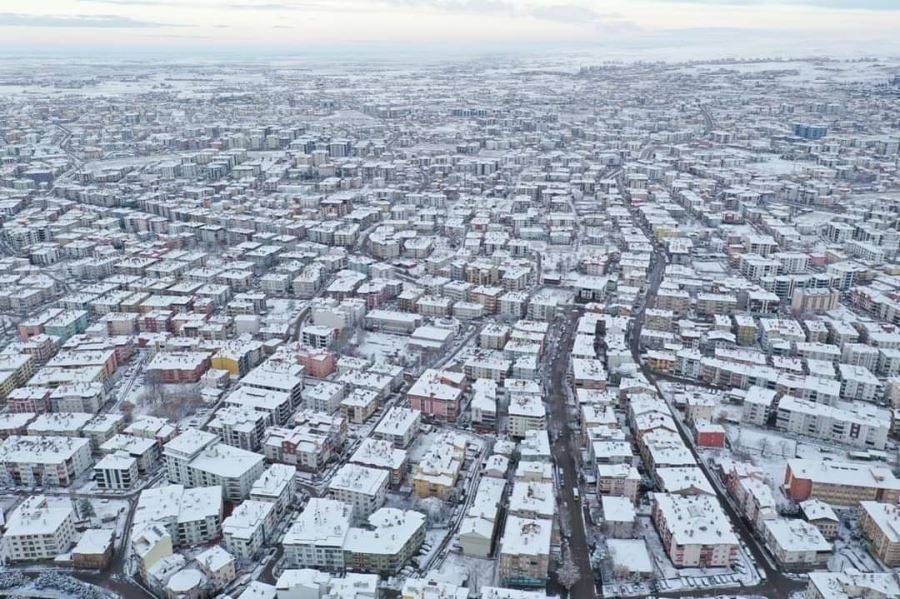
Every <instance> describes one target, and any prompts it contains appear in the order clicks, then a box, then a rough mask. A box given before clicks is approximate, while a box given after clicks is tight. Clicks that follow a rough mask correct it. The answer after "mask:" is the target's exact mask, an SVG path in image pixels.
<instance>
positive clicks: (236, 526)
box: [222, 499, 275, 539]
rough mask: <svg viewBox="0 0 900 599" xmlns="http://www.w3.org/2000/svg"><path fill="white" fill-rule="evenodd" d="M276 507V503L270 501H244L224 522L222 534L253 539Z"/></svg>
mask: <svg viewBox="0 0 900 599" xmlns="http://www.w3.org/2000/svg"><path fill="white" fill-rule="evenodd" d="M274 509H275V504H274V503H271V502H269V501H257V500H255V499H249V500H247V501H243V502H241V503H240V504H239V505H238V506H237V507H236V508H234V511H233V512H231V515H230V516H228V517H227V518H225V520H224V521H223V522H222V534H226V535H229V536H231V537H234V538H238V539H251V538H253V535H254V533H255V532H256V531H257V530H259V529H261V528H263V527H264V526H265V522H266V519H267V518H268V517H269V515H270V514H271V513H272V510H274Z"/></svg>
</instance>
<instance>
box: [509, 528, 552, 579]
mask: <svg viewBox="0 0 900 599" xmlns="http://www.w3.org/2000/svg"><path fill="white" fill-rule="evenodd" d="M552 528H553V523H552V521H550V520H543V519H531V518H519V517H518V516H509V517H507V519H506V527H505V529H504V531H503V538H502V539H501V541H500V554H499V562H500V563H499V567H498V573H499V576H500V580H501V581H502V583H503V584H504V585H507V586H531V587H543V586H545V585H546V584H547V577H548V575H549V570H550V542H551V537H552Z"/></svg>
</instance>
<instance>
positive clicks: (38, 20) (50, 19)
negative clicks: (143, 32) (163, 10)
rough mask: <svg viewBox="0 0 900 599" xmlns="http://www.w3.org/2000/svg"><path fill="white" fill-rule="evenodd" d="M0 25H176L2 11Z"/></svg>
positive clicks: (94, 26) (120, 17) (98, 27)
mask: <svg viewBox="0 0 900 599" xmlns="http://www.w3.org/2000/svg"><path fill="white" fill-rule="evenodd" d="M0 27H81V28H95V29H134V28H142V27H177V25H170V24H166V23H154V22H152V21H140V20H137V19H132V18H130V17H122V16H118V15H27V14H21V13H11V12H4V13H0Z"/></svg>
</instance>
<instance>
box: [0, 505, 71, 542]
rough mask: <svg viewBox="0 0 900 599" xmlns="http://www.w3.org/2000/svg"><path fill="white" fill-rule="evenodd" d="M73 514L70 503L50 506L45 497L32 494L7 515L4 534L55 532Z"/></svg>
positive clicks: (14, 535)
mask: <svg viewBox="0 0 900 599" xmlns="http://www.w3.org/2000/svg"><path fill="white" fill-rule="evenodd" d="M74 515H75V511H74V510H73V509H72V506H71V504H69V505H66V506H61V505H60V506H52V507H51V506H49V505H47V498H46V497H44V496H43V495H34V496H32V497H29V498H27V499H26V500H25V501H23V502H22V503H21V504H19V506H18V507H17V508H16V509H14V510H13V511H12V513H11V514H10V515H9V517H8V518H7V520H6V533H5V536H7V537H20V536H26V535H50V534H55V533H56V531H57V530H59V528H60V527H61V526H62V525H63V523H64V522H65V521H66V519H68V518H72V517H74ZM60 549H62V548H60Z"/></svg>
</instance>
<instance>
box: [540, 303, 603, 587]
mask: <svg viewBox="0 0 900 599" xmlns="http://www.w3.org/2000/svg"><path fill="white" fill-rule="evenodd" d="M578 316H579V312H578V311H577V310H572V311H570V312H569V314H568V315H567V320H566V326H565V329H564V330H563V332H562V334H561V335H560V338H559V343H558V345H557V348H556V352H555V353H554V355H553V361H552V363H551V366H550V390H551V392H550V395H549V400H550V419H551V427H550V428H551V430H552V431H554V432H556V433H558V435H557V436H556V439H555V440H553V441H552V447H553V454H554V455H555V456H556V463H557V465H558V466H559V467H560V468H561V469H562V471H563V476H564V477H565V483H566V484H565V486H563V485H560V486H559V489H558V492H559V503H560V505H561V506H562V507H564V508H565V512H566V513H567V514H568V516H569V518H570V521H571V527H570V535H569V538H568V545H569V551H570V552H571V554H572V558H573V560H574V561H575V564H576V565H577V566H578V569H579V571H580V573H581V578H579V579H578V582H577V583H575V586H573V587H572V588H571V589H569V596H570V597H572V599H593V597H595V596H596V595H595V586H594V573H593V571H592V569H591V556H590V551H589V549H588V545H587V535H586V533H585V529H584V528H585V526H584V518H583V516H582V508H581V502H579V501H576V500H575V497H574V494H573V492H572V491H573V489H575V488H576V487H577V486H578V464H577V461H578V460H577V456H578V451H579V450H578V445H577V443H576V440H575V438H574V437H573V435H572V429H571V427H570V426H569V423H570V421H571V418H570V416H569V406H568V402H567V394H566V392H565V385H566V384H567V383H566V375H567V373H568V371H569V356H570V354H571V353H572V344H573V343H574V341H575V330H576V326H575V325H576V322H577V320H578Z"/></svg>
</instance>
